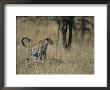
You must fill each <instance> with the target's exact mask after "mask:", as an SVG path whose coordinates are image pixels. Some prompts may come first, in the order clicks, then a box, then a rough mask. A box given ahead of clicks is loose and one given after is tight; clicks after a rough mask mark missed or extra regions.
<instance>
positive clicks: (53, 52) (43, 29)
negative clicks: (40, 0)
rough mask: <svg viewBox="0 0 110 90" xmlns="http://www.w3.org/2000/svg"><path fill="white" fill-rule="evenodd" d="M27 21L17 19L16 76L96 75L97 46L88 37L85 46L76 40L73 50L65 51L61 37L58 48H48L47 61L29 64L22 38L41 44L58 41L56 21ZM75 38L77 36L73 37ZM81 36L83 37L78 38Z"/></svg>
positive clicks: (36, 61) (34, 61)
mask: <svg viewBox="0 0 110 90" xmlns="http://www.w3.org/2000/svg"><path fill="white" fill-rule="evenodd" d="M23 19H24V18H17V23H16V25H17V26H16V29H17V34H16V35H17V39H16V44H17V47H16V52H17V53H16V54H17V56H16V73H17V74H93V73H94V46H93V40H90V39H88V38H87V37H88V34H87V35H86V36H85V39H84V43H83V45H82V43H81V42H80V38H79V37H80V36H79V37H77V39H78V40H79V41H78V40H77V41H76V40H75V38H74V37H73V43H72V48H71V50H70V51H66V50H64V49H63V46H62V38H61V35H60V37H59V41H58V45H57V47H56V43H54V45H49V47H48V50H47V59H46V60H43V61H40V60H33V61H27V60H26V59H25V57H26V50H27V48H25V47H23V46H22V44H21V38H22V37H25V36H27V37H29V38H30V39H31V40H32V41H33V42H32V43H36V44H37V43H38V41H39V40H42V39H44V38H46V37H51V38H52V40H53V41H55V40H57V38H58V30H57V25H56V23H55V22H54V21H51V20H50V21H47V20H44V21H42V20H36V21H30V20H28V19H27V21H25V20H23ZM79 33H80V32H79ZM73 35H74V34H73ZM78 35H80V34H78Z"/></svg>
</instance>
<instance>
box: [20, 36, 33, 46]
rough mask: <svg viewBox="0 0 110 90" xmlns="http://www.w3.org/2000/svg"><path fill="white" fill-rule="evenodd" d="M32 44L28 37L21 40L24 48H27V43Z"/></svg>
mask: <svg viewBox="0 0 110 90" xmlns="http://www.w3.org/2000/svg"><path fill="white" fill-rule="evenodd" d="M29 42H31V40H30V39H29V38H28V37H23V38H22V39H21V43H22V45H23V46H24V47H27V43H29Z"/></svg>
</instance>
